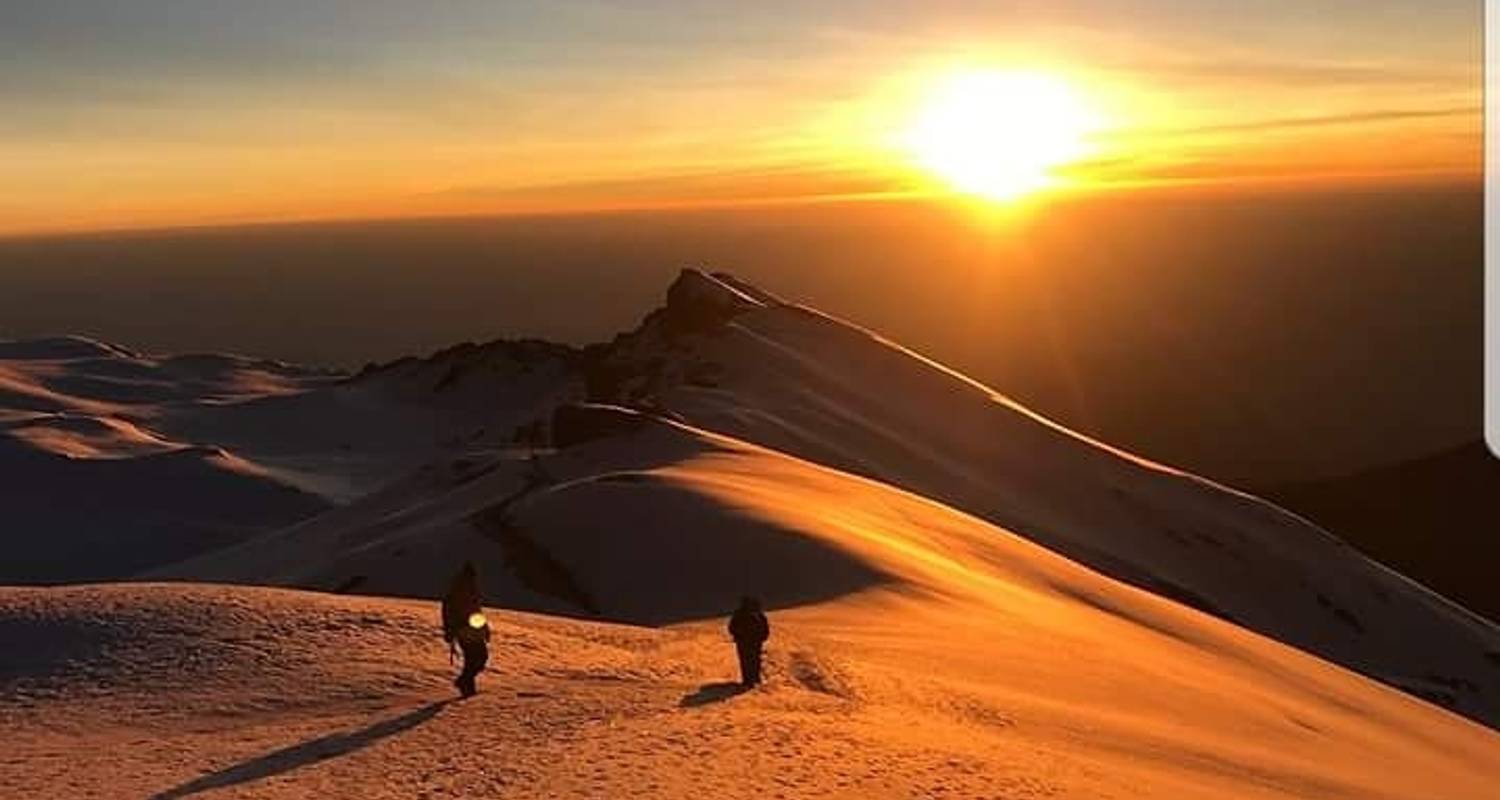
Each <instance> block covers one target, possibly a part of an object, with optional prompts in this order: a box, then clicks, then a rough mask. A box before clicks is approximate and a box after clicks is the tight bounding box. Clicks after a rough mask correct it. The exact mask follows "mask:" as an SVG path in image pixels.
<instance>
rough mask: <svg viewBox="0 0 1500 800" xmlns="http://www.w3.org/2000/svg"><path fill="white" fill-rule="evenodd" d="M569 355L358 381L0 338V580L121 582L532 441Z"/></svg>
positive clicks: (566, 393)
mask: <svg viewBox="0 0 1500 800" xmlns="http://www.w3.org/2000/svg"><path fill="white" fill-rule="evenodd" d="M575 357H576V352H575V351H573V350H571V349H569V348H566V347H562V346H558V345H550V344H546V343H542V342H495V343H491V344H487V345H460V346H456V347H453V348H449V349H447V350H444V351H442V352H440V353H436V354H434V355H432V356H431V357H429V358H425V359H415V358H410V359H403V360H401V361H397V362H393V363H390V364H385V365H379V366H374V365H372V366H371V367H369V368H367V369H366V370H365V371H363V372H362V373H360V374H359V375H356V376H352V377H351V376H346V375H343V374H341V373H338V372H335V371H329V370H317V369H306V368H301V367H295V366H292V365H289V364H284V363H281V362H276V361H266V360H256V359H248V358H243V357H239V356H230V355H217V354H209V355H187V356H172V357H158V356H150V355H145V354H140V353H135V352H132V351H130V350H128V349H126V348H123V347H119V346H116V345H110V344H104V343H101V342H96V341H93V340H90V339H85V338H81V337H60V338H52V339H36V340H26V341H5V340H0V475H3V476H4V480H0V506H3V508H4V512H3V525H4V527H3V531H0V532H3V534H4V536H5V538H6V546H7V548H8V553H7V557H6V558H5V559H0V583H35V582H46V583H53V582H66V581H82V580H104V579H116V578H121V577H125V576H128V575H131V574H133V573H135V572H138V571H140V570H143V569H148V568H152V567H157V566H160V565H162V564H166V563H170V562H173V561H177V560H180V559H183V558H188V557H191V556H194V555H197V554H199V553H202V552H204V551H208V550H213V549H217V548H219V547H223V546H226V545H229V544H233V543H235V542H238V541H241V540H243V539H244V538H246V537H247V536H251V535H253V534H256V533H259V532H262V531H265V530H268V529H274V528H280V527H282V526H285V525H288V524H291V523H293V522H296V521H298V520H301V519H305V518H307V517H310V516H313V515H315V514H316V513H318V512H320V511H322V510H324V509H326V508H328V507H330V505H332V504H335V503H340V502H346V501H348V500H351V499H354V498H357V497H360V496H363V495H364V494H365V493H367V492H369V491H371V490H372V489H374V488H376V487H379V486H381V485H383V484H385V483H386V482H388V481H391V480H394V479H396V478H398V477H400V476H401V475H403V474H404V473H405V472H407V471H409V470H411V469H414V468H415V467H417V466H419V465H420V464H422V463H424V462H426V461H428V460H429V459H432V458H435V457H437V456H438V454H440V453H445V452H461V451H464V450H467V449H471V448H481V449H486V448H488V449H493V448H495V447H499V446H502V445H504V444H506V443H509V442H512V441H513V440H516V439H518V438H520V439H523V440H524V439H526V438H528V437H534V436H535V435H536V434H537V431H536V430H534V428H527V427H526V425H527V423H531V422H533V421H535V420H538V419H545V418H546V417H547V416H548V414H549V413H550V411H551V408H552V407H553V406H555V405H556V404H558V403H559V402H562V401H564V400H567V399H569V398H572V397H576V396H578V395H579V394H580V393H581V391H582V390H581V388H580V387H581V381H580V380H579V378H578V377H577V375H576V374H575V372H574V371H573V369H572V367H571V364H572V362H573V359H574V358H575Z"/></svg>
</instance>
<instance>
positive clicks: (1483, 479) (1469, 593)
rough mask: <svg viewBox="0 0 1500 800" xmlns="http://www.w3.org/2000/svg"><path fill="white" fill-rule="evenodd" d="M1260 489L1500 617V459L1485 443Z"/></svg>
mask: <svg viewBox="0 0 1500 800" xmlns="http://www.w3.org/2000/svg"><path fill="white" fill-rule="evenodd" d="M1263 493H1264V494H1265V496H1266V497H1269V498H1271V499H1273V500H1275V501H1276V502H1278V503H1281V504H1282V505H1283V506H1286V507H1287V508H1290V509H1293V510H1295V511H1297V512H1298V513H1301V514H1304V515H1306V516H1307V517H1308V518H1310V519H1312V520H1314V521H1316V522H1317V523H1318V524H1320V525H1323V526H1324V527H1326V528H1328V529H1329V530H1331V531H1333V532H1334V533H1337V534H1338V535H1340V536H1342V537H1343V538H1344V539H1346V540H1347V541H1349V542H1350V543H1352V544H1353V545H1354V546H1356V547H1358V548H1359V549H1361V550H1363V551H1364V552H1366V553H1369V554H1370V556H1371V557H1373V558H1375V559H1377V560H1379V561H1381V562H1383V563H1385V564H1389V565H1390V566H1392V567H1394V568H1395V569H1398V570H1400V571H1401V572H1403V573H1405V574H1406V575H1408V576H1410V577H1412V578H1415V579H1416V580H1419V581H1421V582H1422V583H1425V584H1426V585H1428V586H1430V587H1432V588H1433V589H1436V590H1437V591H1439V592H1442V593H1443V594H1446V595H1447V596H1449V597H1451V598H1453V599H1454V600H1456V601H1458V602H1459V603H1462V604H1464V605H1465V606H1467V607H1469V608H1470V609H1472V610H1474V611H1477V612H1479V613H1480V614H1483V615H1485V616H1486V617H1488V618H1490V619H1491V620H1500V584H1497V583H1496V572H1495V570H1496V565H1497V564H1500V459H1496V458H1495V457H1494V456H1493V455H1491V454H1490V452H1489V450H1488V449H1487V448H1486V447H1485V445H1484V443H1483V442H1473V443H1470V444H1467V445H1464V446H1462V447H1456V448H1453V449H1451V450H1446V451H1443V452H1441V453H1435V454H1433V455H1430V456H1427V457H1425V458H1418V459H1413V460H1410V461H1404V462H1402V463H1399V464H1391V465H1388V466H1384V467H1378V468H1376V469H1371V470H1367V471H1364V472H1360V473H1357V474H1354V475H1348V476H1344V477H1340V478H1331V479H1328V480H1322V481H1313V482H1308V483H1295V484H1289V485H1283V486H1272V487H1269V488H1267V489H1265V490H1264V492H1263Z"/></svg>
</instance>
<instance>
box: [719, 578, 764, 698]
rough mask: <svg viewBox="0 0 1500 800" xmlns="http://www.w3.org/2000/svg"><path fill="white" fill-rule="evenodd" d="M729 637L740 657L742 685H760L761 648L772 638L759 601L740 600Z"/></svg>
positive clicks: (731, 622) (731, 619)
mask: <svg viewBox="0 0 1500 800" xmlns="http://www.w3.org/2000/svg"><path fill="white" fill-rule="evenodd" d="M729 635H730V636H733V637H734V648H735V650H736V651H738V652H739V656H740V683H741V684H743V685H744V686H746V687H750V686H755V685H757V684H759V683H760V657H761V648H762V647H764V646H765V644H766V640H767V639H769V638H771V624H770V623H768V622H766V615H765V614H763V613H761V610H760V601H759V600H757V599H755V598H754V597H749V596H746V597H742V598H740V607H739V608H737V609H735V611H734V616H732V617H730V618H729Z"/></svg>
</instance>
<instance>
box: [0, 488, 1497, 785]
mask: <svg viewBox="0 0 1500 800" xmlns="http://www.w3.org/2000/svg"><path fill="white" fill-rule="evenodd" d="M724 466H727V465H724ZM689 469H690V471H691V472H693V473H695V477H694V478H691V479H690V480H704V481H709V482H714V483H718V485H717V486H709V485H706V484H705V485H703V486H702V487H701V491H703V492H704V493H706V494H710V495H712V496H718V497H729V496H736V497H743V496H746V492H747V491H748V490H750V489H751V487H752V485H754V484H761V485H762V486H764V483H762V480H763V479H762V477H761V476H759V475H736V474H734V473H733V472H732V471H731V472H728V473H726V472H722V471H719V470H718V468H717V467H715V466H714V465H713V464H703V465H701V469H700V468H698V467H692V468H689ZM772 480H773V482H774V483H776V484H777V488H778V490H779V489H780V488H781V487H780V481H779V480H776V479H774V478H773V479H772ZM742 481H748V482H749V483H748V484H742V483H741V482H742ZM768 499H770V500H771V505H777V503H776V501H775V500H774V499H771V498H768ZM756 505H757V509H758V510H757V511H755V513H756V514H774V513H780V512H778V511H774V510H773V509H771V508H765V507H764V506H763V505H762V504H756ZM906 510H907V511H910V510H911V509H906ZM790 511H791V512H792V513H804V514H805V513H806V512H805V511H799V510H797V509H791V510H790ZM923 521H924V519H923V518H921V517H918V518H916V519H915V520H914V522H918V523H920V522H923ZM850 522H853V519H851V520H850ZM974 524H980V523H977V522H976V523H974ZM954 525H955V526H957V527H961V526H962V523H956V522H955V523H954ZM820 527H821V526H820ZM804 533H805V534H807V535H826V536H828V537H830V538H832V539H840V540H844V539H847V538H848V537H849V535H850V534H849V528H847V527H846V529H845V530H843V531H840V530H837V529H835V528H832V527H828V528H822V529H821V533H818V532H815V531H810V530H805V531H804ZM945 533H961V531H957V530H949V531H945ZM981 546H982V545H981ZM871 547H872V550H879V549H880V546H879V545H871ZM991 552H994V553H995V554H997V555H1001V556H1002V557H1004V558H1005V559H1010V560H1011V563H1010V564H1009V565H1008V566H1007V565H996V566H995V568H993V569H991V568H988V567H986V568H980V569H975V570H973V573H974V574H973V575H971V576H963V575H961V574H958V571H957V570H955V569H954V568H953V567H951V566H949V565H941V564H927V565H920V564H917V563H912V562H909V561H907V559H906V558H905V557H903V556H901V555H894V554H893V555H890V556H887V557H888V558H893V559H894V560H896V561H898V562H906V563H908V564H909V565H910V568H911V569H912V574H913V577H915V576H916V575H917V574H919V573H922V572H932V573H934V574H936V573H940V572H948V571H952V572H953V577H954V579H955V581H956V585H957V587H958V592H956V593H954V594H950V595H949V596H943V597H930V596H925V595H923V594H921V593H913V592H910V591H900V590H897V589H895V588H877V589H871V590H868V591H865V592H861V593H858V594H855V595H849V596H845V597H843V598H841V599H838V600H833V601H827V602H821V603H817V604H813V605H809V606H802V607H799V608H797V609H793V610H786V611H780V612H775V613H773V614H772V615H771V618H772V626H773V635H772V639H771V642H770V648H769V652H768V655H767V658H768V676H767V683H766V685H764V686H763V687H761V688H759V689H757V690H755V691H753V692H748V693H741V692H739V691H738V689H737V688H736V687H735V686H734V685H733V684H732V683H729V681H731V680H732V676H733V674H734V673H733V669H734V667H733V658H734V657H733V652H732V647H731V646H730V645H729V644H728V642H727V641H725V637H724V634H723V631H722V627H721V626H722V624H723V620H722V619H716V620H710V621H705V622H702V623H694V624H689V625H683V626H674V627H670V628H665V629H651V628H639V627H633V626H616V625H605V624H599V623H586V622H575V621H568V620H564V619H561V618H559V617H554V616H535V615H528V614H521V613H516V612H513V611H497V610H491V611H490V612H489V618H490V621H491V624H492V626H493V627H494V629H495V638H494V641H493V643H492V659H491V668H490V671H489V672H488V673H487V674H486V675H485V676H483V678H482V679H481V693H480V694H479V695H478V696H477V697H475V698H474V699H472V700H468V701H464V702H462V703H455V702H453V701H452V697H453V695H452V690H451V686H450V685H449V680H450V678H451V676H452V672H453V667H452V666H451V665H450V664H449V663H448V661H447V659H446V657H445V656H444V652H443V647H442V644H441V641H440V640H439V638H438V637H437V636H436V632H435V627H436V618H437V608H436V605H435V604H434V603H431V602H420V601H398V600H391V599H385V598H351V597H336V596H332V595H327V594H311V593H303V592H287V591H279V590H271V589H261V588H253V587H224V586H205V585H193V586H167V585H160V584H130V585H123V586H111V587H78V588H68V589H54V590H47V591H40V590H22V589H0V636H3V637H4V638H5V640H6V641H18V640H24V641H26V642H28V643H29V644H30V646H28V647H27V648H21V649H9V650H7V651H6V652H5V653H4V654H3V655H0V730H3V731H5V732H6V741H7V749H6V756H5V758H3V759H0V787H3V789H4V793H5V794H6V796H15V797H32V796H47V797H79V798H85V797H100V798H104V797H111V798H112V797H154V798H176V797H187V796H198V795H199V793H202V795H203V796H205V797H254V798H294V797H314V796H316V797H350V798H354V797H358V798H365V799H367V800H381V799H382V798H392V799H393V800H394V799H396V798H400V799H402V800H405V798H413V797H423V796H428V797H445V796H451V797H516V798H529V797H537V798H541V797H653V798H700V797H715V798H751V797H768V796H769V797H775V796H778V795H779V796H783V797H795V798H870V797H882V798H911V797H944V796H947V797H963V798H971V797H973V798H977V797H1004V798H1107V797H1118V798H1126V797H1129V798H1170V799H1171V800H1191V799H1193V798H1288V797H1296V798H1303V799H1304V800H1305V799H1309V798H1351V797H1358V798H1371V799H1388V798H1414V799H1417V798H1420V799H1421V800H1429V799H1430V798H1436V797H1441V798H1444V800H1482V799H1484V798H1488V797H1490V796H1492V794H1493V788H1494V786H1495V785H1496V784H1497V782H1500V736H1497V735H1496V734H1495V733H1494V732H1492V731H1489V730H1486V729H1484V728H1481V727H1479V726H1477V725H1476V724H1474V723H1471V722H1468V721H1466V720H1463V719H1461V718H1459V717H1456V716H1453V715H1451V714H1447V713H1445V712H1443V711H1441V710H1438V709H1436V708H1434V707H1432V706H1430V705H1427V704H1424V703H1422V702H1420V701H1418V700H1415V699H1413V698H1411V697H1409V696H1406V695H1403V694H1400V693H1398V692H1396V691H1394V690H1391V689H1388V688H1386V687H1383V686H1381V685H1379V684H1376V683H1373V682H1371V681H1368V680H1365V679H1363V678H1360V677H1358V676H1356V675H1354V674H1352V673H1349V672H1346V671H1344V670H1341V669H1338V668H1337V667H1333V666H1331V665H1329V664H1327V663H1326V662H1322V661H1319V660H1317V659H1315V658H1312V657H1310V656H1307V655H1305V654H1303V653H1300V652H1297V651H1295V650H1291V649H1289V648H1286V647H1283V646H1280V645H1278V644H1276V643H1274V642H1270V641H1268V640H1265V639H1263V638H1260V637H1257V636H1254V635H1251V634H1248V633H1246V632H1244V631H1243V630H1240V629H1237V628H1235V627H1233V626H1230V625H1228V624H1226V623H1223V622H1220V621H1218V620H1215V619H1212V618H1210V617H1206V616H1203V615H1201V614H1197V613H1196V612H1193V611H1191V610H1187V609H1184V608H1183V607H1181V606H1178V605H1175V604H1172V603H1169V602H1167V601H1163V600H1160V599H1156V598H1153V597H1150V596H1148V595H1145V594H1144V593H1141V592H1138V591H1135V590H1131V589H1128V588H1125V587H1121V586H1119V585H1117V584H1114V585H1112V584H1111V583H1110V582H1108V581H1106V580H1104V579H1102V578H1099V577H1098V576H1092V575H1089V574H1088V573H1086V572H1085V571H1084V570H1081V569H1079V568H1078V567H1076V566H1074V565H1071V564H1068V563H1067V562H1065V561H1063V560H1062V559H1059V558H1057V557H1055V556H1052V555H1050V554H1047V553H1045V551H1041V550H1040V549H1039V548H1035V547H1034V546H1030V545H1027V544H1026V543H1024V542H1021V541H1019V540H1008V541H1006V542H1004V543H1002V544H1001V545H1000V546H999V547H998V548H996V549H995V550H992V551H991ZM871 555H872V556H873V553H872V554H871ZM981 582H983V583H985V584H987V585H985V586H983V587H982V588H983V592H982V593H980V592H974V591H971V590H972V589H979V588H981V587H980V586H979V585H978V584H979V583H981ZM1080 592H1082V594H1081V595H1080V594H1079V593H1080ZM980 594H982V595H983V596H980Z"/></svg>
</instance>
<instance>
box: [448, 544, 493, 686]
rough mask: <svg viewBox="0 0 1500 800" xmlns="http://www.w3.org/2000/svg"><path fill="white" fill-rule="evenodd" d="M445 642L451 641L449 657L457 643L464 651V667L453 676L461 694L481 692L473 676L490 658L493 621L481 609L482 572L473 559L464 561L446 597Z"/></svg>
mask: <svg viewBox="0 0 1500 800" xmlns="http://www.w3.org/2000/svg"><path fill="white" fill-rule="evenodd" d="M443 641H445V642H447V643H448V654H449V656H450V657H451V656H452V654H453V649H454V647H455V646H457V648H458V649H459V650H460V651H462V652H463V656H464V668H463V671H462V672H460V673H458V677H457V678H454V679H453V685H454V686H456V687H458V691H459V694H461V695H463V696H464V697H473V696H474V693H475V692H477V691H478V689H477V688H476V687H475V686H474V679H475V678H477V677H478V676H479V673H480V672H483V671H484V665H485V664H486V663H487V662H488V661H489V660H490V647H489V641H490V624H489V622H488V621H486V620H485V618H484V613H483V611H482V608H481V603H480V600H479V572H478V570H476V569H474V563H473V562H472V561H465V562H464V566H463V568H462V569H460V570H459V571H458V574H457V575H454V576H453V580H452V581H451V582H450V583H449V584H448V594H446V595H444V597H443Z"/></svg>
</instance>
